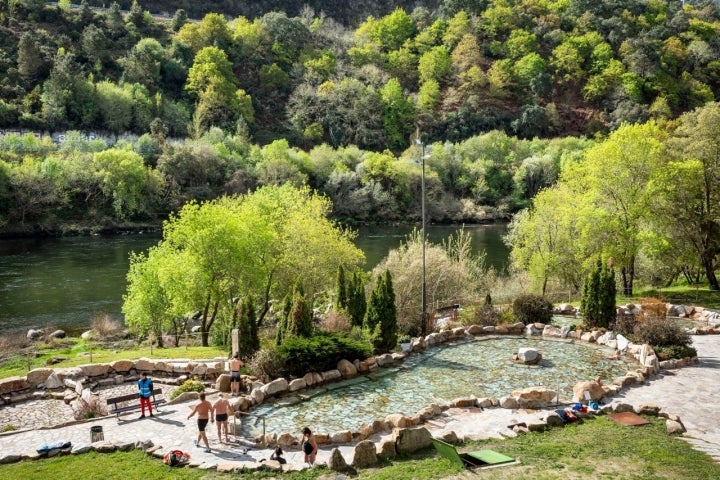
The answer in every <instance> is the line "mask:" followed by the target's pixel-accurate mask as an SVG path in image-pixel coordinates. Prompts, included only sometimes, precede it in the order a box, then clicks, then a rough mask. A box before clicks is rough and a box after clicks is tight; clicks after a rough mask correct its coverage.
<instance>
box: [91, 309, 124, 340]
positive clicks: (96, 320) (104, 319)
mask: <svg viewBox="0 0 720 480" xmlns="http://www.w3.org/2000/svg"><path fill="white" fill-rule="evenodd" d="M121 329H122V324H121V323H120V322H119V321H118V320H114V319H113V318H112V317H111V316H110V315H107V314H102V313H101V314H96V315H95V316H93V319H92V331H93V332H95V334H96V335H97V336H98V338H100V339H103V338H111V337H113V336H114V335H116V334H117V333H118V332H119V331H120V330H121Z"/></svg>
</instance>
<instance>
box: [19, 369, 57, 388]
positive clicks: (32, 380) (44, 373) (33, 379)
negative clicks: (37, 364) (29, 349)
mask: <svg viewBox="0 0 720 480" xmlns="http://www.w3.org/2000/svg"><path fill="white" fill-rule="evenodd" d="M52 373H53V369H52V368H36V369H34V370H30V371H29V372H28V373H27V375H26V376H25V378H26V379H27V383H29V384H30V385H32V386H33V387H37V386H38V385H40V384H41V383H45V380H47V379H48V377H50V375H52Z"/></svg>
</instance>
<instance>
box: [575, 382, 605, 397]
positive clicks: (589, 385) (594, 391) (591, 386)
mask: <svg viewBox="0 0 720 480" xmlns="http://www.w3.org/2000/svg"><path fill="white" fill-rule="evenodd" d="M585 392H588V394H589V395H590V398H586V396H585ZM604 395H605V390H603V388H602V385H601V384H600V383H598V382H596V381H589V382H578V383H576V384H575V386H574V387H573V400H574V401H576V402H585V401H589V400H595V401H598V400H600V399H601V398H602V397H603V396H604Z"/></svg>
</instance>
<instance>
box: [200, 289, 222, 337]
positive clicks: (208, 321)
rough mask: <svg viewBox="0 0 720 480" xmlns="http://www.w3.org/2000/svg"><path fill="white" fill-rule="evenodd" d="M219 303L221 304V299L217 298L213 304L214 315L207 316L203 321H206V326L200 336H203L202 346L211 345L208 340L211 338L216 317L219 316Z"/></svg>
mask: <svg viewBox="0 0 720 480" xmlns="http://www.w3.org/2000/svg"><path fill="white" fill-rule="evenodd" d="M218 305H219V301H218V300H216V301H215V303H214V304H213V312H212V315H211V316H210V318H209V319H208V318H207V317H205V319H204V320H203V323H205V328H203V331H202V333H201V334H200V336H201V338H202V346H203V347H208V346H210V342H209V341H208V340H209V338H210V328H211V327H212V325H213V323H215V317H216V316H217V312H218Z"/></svg>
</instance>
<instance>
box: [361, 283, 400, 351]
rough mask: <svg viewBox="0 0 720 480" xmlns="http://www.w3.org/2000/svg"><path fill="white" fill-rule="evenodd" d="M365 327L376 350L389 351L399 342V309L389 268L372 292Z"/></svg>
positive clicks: (364, 322)
mask: <svg viewBox="0 0 720 480" xmlns="http://www.w3.org/2000/svg"><path fill="white" fill-rule="evenodd" d="M363 328H364V329H365V330H366V331H367V332H369V334H370V336H371V339H372V342H373V347H374V348H375V351H376V352H387V351H388V350H390V349H392V348H393V347H395V344H396V343H397V309H396V306H395V292H394V291H393V286H392V276H391V274H390V271H389V270H385V273H384V274H383V275H381V276H380V277H378V279H377V281H376V283H375V288H373V290H372V292H371V293H370V301H369V302H368V306H367V311H366V312H365V319H364V321H363Z"/></svg>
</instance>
